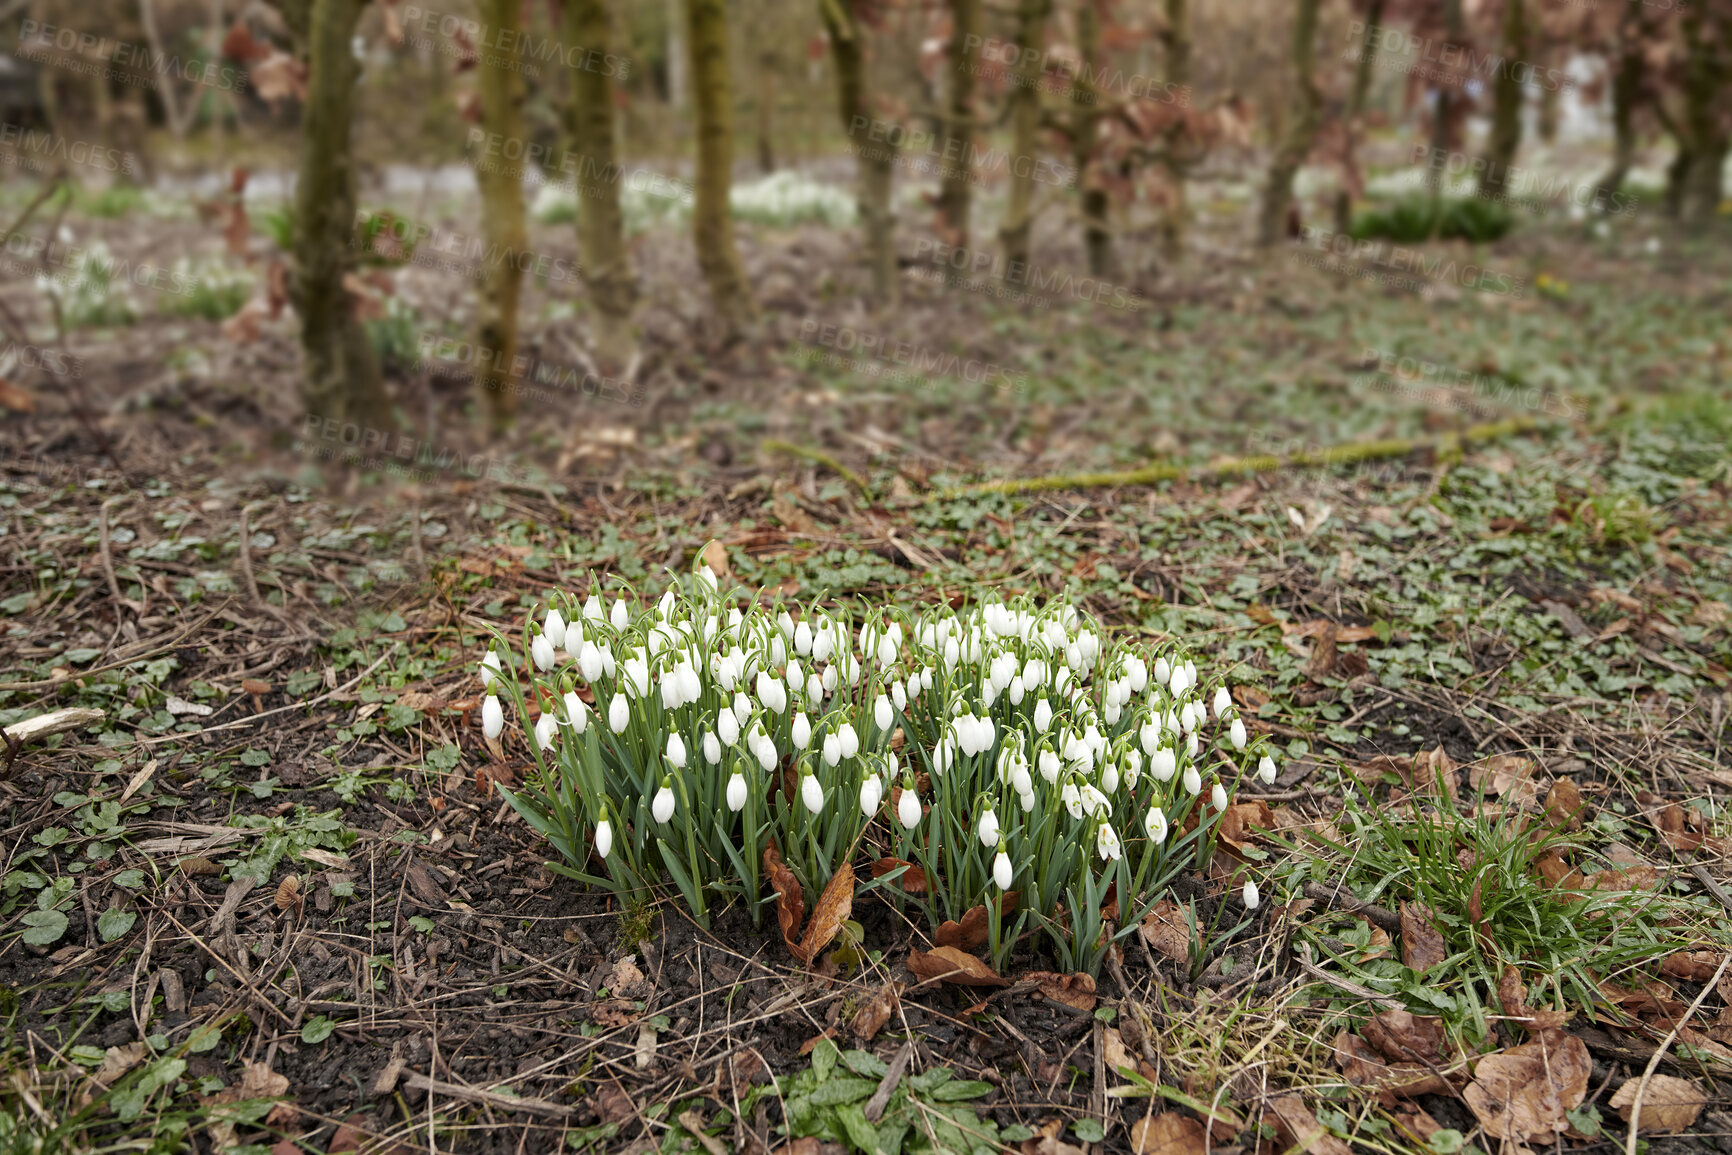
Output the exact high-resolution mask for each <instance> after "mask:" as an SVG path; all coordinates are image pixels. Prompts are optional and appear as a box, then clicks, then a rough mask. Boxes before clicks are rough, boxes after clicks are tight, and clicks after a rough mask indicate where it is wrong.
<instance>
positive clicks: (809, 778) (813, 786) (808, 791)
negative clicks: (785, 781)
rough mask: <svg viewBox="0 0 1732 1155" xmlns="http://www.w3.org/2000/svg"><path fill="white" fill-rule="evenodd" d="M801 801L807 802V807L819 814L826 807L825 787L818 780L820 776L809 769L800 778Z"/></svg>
mask: <svg viewBox="0 0 1732 1155" xmlns="http://www.w3.org/2000/svg"><path fill="white" fill-rule="evenodd" d="M800 801H802V802H804V803H805V804H806V809H807V810H810V811H811V812H812V813H813V814H817V813H818V812H820V811H821V810H823V809H824V787H823V785H822V784H820V783H819V781H818V776H817V775H816V774H814V773H812V771H811V770H807V771H806V773H805V776H804V777H802V778H801V779H800Z"/></svg>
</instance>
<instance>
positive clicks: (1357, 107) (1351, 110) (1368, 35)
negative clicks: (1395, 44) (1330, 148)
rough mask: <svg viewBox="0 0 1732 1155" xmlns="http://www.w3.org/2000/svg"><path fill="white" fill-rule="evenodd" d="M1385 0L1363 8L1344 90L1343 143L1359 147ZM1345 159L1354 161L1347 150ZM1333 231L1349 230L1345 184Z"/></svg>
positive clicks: (1337, 196)
mask: <svg viewBox="0 0 1732 1155" xmlns="http://www.w3.org/2000/svg"><path fill="white" fill-rule="evenodd" d="M1384 4H1385V0H1371V4H1370V6H1369V7H1367V8H1366V10H1365V34H1364V36H1363V37H1362V38H1361V40H1360V41H1359V62H1358V64H1357V65H1356V66H1355V67H1354V70H1353V88H1352V90H1351V91H1349V92H1348V94H1347V124H1346V125H1345V129H1346V132H1347V147H1348V149H1349V150H1354V149H1357V148H1358V147H1359V130H1360V127H1361V123H1360V122H1361V120H1362V119H1363V117H1364V116H1365V102H1366V100H1367V99H1369V98H1370V96H1371V70H1372V69H1373V68H1375V67H1377V41H1378V34H1379V31H1380V29H1381V27H1382V24H1383V8H1384ZM1347 160H1348V163H1349V164H1352V163H1354V158H1353V156H1352V153H1351V151H1350V152H1349V155H1348V158H1347ZM1335 231H1336V233H1337V234H1339V235H1341V236H1346V235H1347V234H1348V233H1350V232H1352V231H1353V194H1352V193H1350V192H1348V191H1347V190H1346V189H1345V188H1343V189H1338V190H1336V193H1335Z"/></svg>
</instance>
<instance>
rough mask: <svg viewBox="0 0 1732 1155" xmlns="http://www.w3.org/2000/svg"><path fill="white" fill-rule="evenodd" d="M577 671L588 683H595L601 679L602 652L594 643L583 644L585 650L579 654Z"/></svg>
mask: <svg viewBox="0 0 1732 1155" xmlns="http://www.w3.org/2000/svg"><path fill="white" fill-rule="evenodd" d="M577 669H578V672H579V673H581V674H582V675H583V680H584V681H586V682H594V681H595V680H596V679H597V678H599V677H601V671H602V661H601V650H600V649H599V648H597V646H596V644H595V643H594V642H585V643H583V649H581V650H579V651H578V652H577Z"/></svg>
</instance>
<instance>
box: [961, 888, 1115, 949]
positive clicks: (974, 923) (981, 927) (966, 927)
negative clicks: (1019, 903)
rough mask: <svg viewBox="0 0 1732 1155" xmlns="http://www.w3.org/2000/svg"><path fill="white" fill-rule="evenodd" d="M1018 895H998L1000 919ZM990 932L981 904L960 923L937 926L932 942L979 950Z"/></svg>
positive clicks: (986, 916)
mask: <svg viewBox="0 0 1732 1155" xmlns="http://www.w3.org/2000/svg"><path fill="white" fill-rule="evenodd" d="M1019 893H1020V892H1019V891H1015V890H1007V891H1005V892H1003V893H1002V894H1001V895H999V899H998V912H999V916H1000V917H1003V916H1004V915H1006V914H1009V913H1010V912H1011V911H1013V910H1015V909H1016V899H1017V895H1018V894H1019ZM1101 905H1102V906H1106V905H1107V904H1106V903H1105V902H1102V904H1101ZM991 932H992V925H991V921H990V919H989V917H988V911H987V909H986V905H985V904H984V903H982V904H981V905H980V906H976V907H972V908H970V909H969V910H968V911H967V912H966V913H964V914H963V916H962V921H961V922H957V921H956V920H954V919H945V920H944V922H942V923H940V924H939V927H938V930H937V931H936V932H934V933H933V935H932V941H933V942H935V943H937V944H938V945H939V946H953V947H957V948H958V949H960V950H969V951H972V950H979V949H980V948H981V947H983V946H985V945H986V940H987V939H988V938H989V937H990V936H991Z"/></svg>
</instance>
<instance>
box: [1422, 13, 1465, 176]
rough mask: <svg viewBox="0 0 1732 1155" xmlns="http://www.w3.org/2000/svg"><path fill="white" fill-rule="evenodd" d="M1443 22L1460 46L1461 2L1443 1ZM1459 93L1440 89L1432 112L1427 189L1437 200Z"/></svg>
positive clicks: (1453, 40) (1450, 36) (1449, 34)
mask: <svg viewBox="0 0 1732 1155" xmlns="http://www.w3.org/2000/svg"><path fill="white" fill-rule="evenodd" d="M1443 19H1444V24H1445V26H1446V27H1447V29H1448V32H1447V37H1448V41H1449V43H1450V44H1460V43H1461V38H1462V22H1461V0H1443ZM1455 105H1456V100H1455V94H1454V93H1453V92H1451V91H1450V90H1449V89H1448V88H1439V89H1438V90H1437V107H1436V108H1435V109H1433V110H1432V120H1431V162H1430V164H1429V165H1427V167H1426V172H1425V187H1426V188H1427V189H1428V190H1429V191H1430V193H1431V195H1432V196H1433V197H1438V196H1442V195H1443V174H1444V170H1445V169H1446V168H1447V167H1448V156H1449V146H1450V143H1451V140H1452V135H1453V133H1454V131H1455V116H1456V107H1455Z"/></svg>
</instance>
